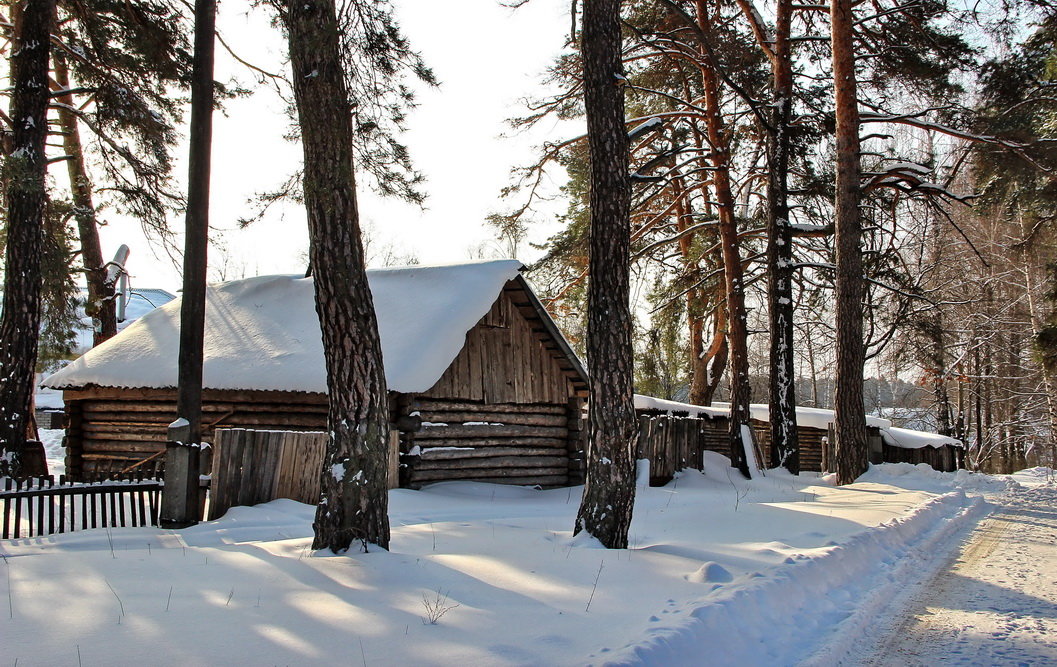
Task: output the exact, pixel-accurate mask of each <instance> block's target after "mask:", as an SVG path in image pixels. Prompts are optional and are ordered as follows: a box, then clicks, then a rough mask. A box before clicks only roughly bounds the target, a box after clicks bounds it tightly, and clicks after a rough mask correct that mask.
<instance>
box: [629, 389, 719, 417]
mask: <svg viewBox="0 0 1057 667" xmlns="http://www.w3.org/2000/svg"><path fill="white" fill-rule="evenodd" d="M635 409H636V410H658V411H660V412H686V413H689V416H691V417H708V418H716V417H726V416H727V414H729V412H730V408H729V407H724V408H716V407H705V406H703V405H693V404H692V403H680V402H678V401H668V400H665V399H663V398H655V397H653V396H643V395H642V394H635Z"/></svg>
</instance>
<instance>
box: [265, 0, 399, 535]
mask: <svg viewBox="0 0 1057 667" xmlns="http://www.w3.org/2000/svg"><path fill="white" fill-rule="evenodd" d="M283 20H284V23H285V26H286V31H287V37H288V39H289V43H290V62H291V65H292V68H293V82H294V96H295V99H296V103H297V114H298V121H299V123H300V126H301V141H302V144H303V147H304V156H305V173H304V193H305V207H306V209H307V212H308V230H309V240H310V244H311V246H310V250H309V256H310V260H311V262H312V273H313V280H314V282H315V294H316V312H317V313H318V315H319V323H320V327H321V328H322V330H323V352H324V357H325V359H326V364H327V392H328V394H329V399H330V412H329V415H328V427H329V429H330V434H331V437H330V440H329V441H328V443H327V452H326V456H325V457H324V461H323V470H322V472H321V476H322V497H321V498H320V501H319V507H318V508H317V509H316V520H315V523H314V524H313V526H314V528H315V539H314V540H313V543H312V546H313V548H315V549H322V548H329V549H331V550H332V551H334V552H335V553H337V552H341V551H344V550H346V549H348V548H349V547H350V546H351V545H352V543H353V541H358V542H360V543H361V545H362V546H363V548H365V549H366V548H367V544H376V545H378V546H379V547H382V548H383V549H388V548H389V517H388V514H387V507H388V472H389V414H388V412H389V407H388V405H389V403H388V397H387V396H388V395H387V392H386V386H385V374H384V372H383V370H382V348H381V343H380V341H379V338H378V322H377V319H376V317H375V312H374V301H373V299H372V297H371V290H370V287H369V286H368V284H367V271H366V265H365V259H364V253H363V245H362V241H361V234H360V220H359V211H358V208H357V201H356V179H355V173H354V169H353V152H352V147H353V142H354V141H355V136H354V134H353V129H352V115H351V113H350V107H349V94H348V88H347V86H346V81H345V72H344V68H343V63H342V60H341V54H340V47H339V35H338V22H337V16H336V10H335V6H334V1H333V0H296V1H291V2H288V3H286V6H285V8H284V12H283Z"/></svg>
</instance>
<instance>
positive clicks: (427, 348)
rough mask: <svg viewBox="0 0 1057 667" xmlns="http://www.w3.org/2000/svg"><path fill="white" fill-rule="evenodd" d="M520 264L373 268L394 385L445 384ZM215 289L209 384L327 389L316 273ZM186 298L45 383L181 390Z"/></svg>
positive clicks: (206, 371)
mask: <svg viewBox="0 0 1057 667" xmlns="http://www.w3.org/2000/svg"><path fill="white" fill-rule="evenodd" d="M520 269H521V263H520V262H518V261H517V260H493V261H484V262H469V263H463V264H452V265H447V266H413V267H406V268H396V269H373V270H370V271H368V272H367V277H368V282H369V283H370V287H371V293H372V295H373V297H374V305H375V311H376V312H377V315H378V330H379V334H380V336H381V340H382V356H383V361H384V365H385V375H386V382H387V384H388V386H389V389H391V390H394V391H399V392H423V391H427V390H428V389H429V388H430V387H432V386H433V385H434V384H436V382H437V380H439V379H440V377H441V375H443V374H444V371H445V370H446V369H447V368H448V366H449V365H450V364H451V362H452V361H453V360H454V359H455V357H456V356H457V355H458V353H459V351H460V350H461V349H462V347H463V345H464V344H465V341H466V333H467V332H468V331H469V330H470V329H472V328H473V327H474V325H476V324H477V322H478V321H480V319H481V318H482V317H484V316H485V314H487V313H488V311H489V309H490V308H491V307H492V304H493V303H495V300H496V299H497V298H498V297H499V295H500V292H501V291H502V289H503V286H504V285H505V284H506V282H507V281H508V280H511V279H513V278H515V277H516V276H517V275H518V274H519V272H520ZM206 293H207V297H206V298H207V306H206V327H205V328H206V338H205V362H204V367H203V376H204V377H203V384H204V386H205V387H206V388H207V389H229V390H236V389H250V390H263V391H268V390H275V391H305V392H320V393H323V392H326V368H325V366H324V361H323V343H322V334H321V333H320V329H319V320H318V318H317V315H316V310H315V297H314V292H313V284H312V279H311V278H301V277H298V276H260V277H256V278H248V279H245V280H236V281H233V282H228V283H220V284H218V285H212V286H210V287H209V288H208V289H207V291H206ZM180 303H181V299H176V300H174V301H171V302H169V303H168V304H166V305H164V306H162V307H161V308H157V309H155V310H152V311H150V312H149V313H147V314H145V315H144V316H143V317H141V318H139V319H138V320H136V321H135V322H133V323H132V324H131V325H130V326H129V327H128V328H127V329H125V330H124V331H122V332H121V333H120V334H118V335H117V336H115V337H114V338H112V339H110V340H109V341H107V342H106V343H104V344H102V345H100V346H99V347H96V348H94V349H92V350H90V351H89V352H88V353H86V354H85V355H83V356H82V357H80V358H79V359H77V360H76V361H74V362H73V363H71V364H70V365H68V366H66V368H64V369H62V370H60V371H58V372H57V373H55V374H54V375H52V376H50V377H48V378H47V379H46V380H45V381H44V386H45V387H51V388H54V389H75V388H82V387H88V386H100V387H128V388H133V387H135V388H155V389H161V388H169V387H175V386H176V377H177V356H178V350H179V339H180Z"/></svg>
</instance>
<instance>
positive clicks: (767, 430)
mask: <svg viewBox="0 0 1057 667" xmlns="http://www.w3.org/2000/svg"><path fill="white" fill-rule="evenodd" d="M750 424H751V426H752V430H753V432H754V433H755V434H756V441H757V442H758V443H759V444H760V450H761V451H762V452H763V456H764V459H765V460H766V461H767V467H768V468H773V467H774V462H773V461H771V425H770V424H769V423H768V422H765V421H759V420H756V419H753V420H752V421H751V422H750ZM796 432H797V435H798V436H799V442H800V470H801V471H802V472H822V438H824V437H826V431H824V430H821V429H817V428H811V427H809V426H797V428H796Z"/></svg>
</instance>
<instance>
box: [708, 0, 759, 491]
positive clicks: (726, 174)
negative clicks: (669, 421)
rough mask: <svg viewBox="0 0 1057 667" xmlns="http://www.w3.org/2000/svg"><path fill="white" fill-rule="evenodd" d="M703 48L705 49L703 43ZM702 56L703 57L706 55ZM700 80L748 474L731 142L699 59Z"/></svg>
mask: <svg viewBox="0 0 1057 667" xmlns="http://www.w3.org/2000/svg"><path fill="white" fill-rule="evenodd" d="M697 20H698V23H699V27H700V28H701V32H702V33H703V34H704V35H711V34H712V29H711V22H710V20H709V18H708V8H707V6H706V3H705V2H704V0H697ZM702 48H704V47H703V46H702ZM706 60H707V58H706ZM700 70H701V83H702V87H703V88H704V94H705V95H704V97H705V114H706V118H705V122H706V125H707V128H708V141H709V144H710V147H711V149H712V152H711V155H712V169H713V171H712V178H713V184H714V188H715V193H716V202H717V208H718V211H717V212H718V214H719V239H720V244H721V246H722V248H723V250H722V253H723V277H724V281H725V282H724V285H725V287H726V294H727V317H728V321H727V326H728V329H727V343H728V350H729V354H730V433H729V437H730V464H731V465H732V466H733V467H735V468H737V469H738V470H740V471H741V474H742V475H744V476H745V477H751V473H750V471H749V462H748V458H747V457H746V454H745V448H746V447H751V446H753V445H752V443H751V442H744V437H745V435H746V434H747V433H750V434H751V432H752V431H751V429H750V428H749V418H750V415H749V402H750V401H751V399H752V390H751V387H750V385H749V330H748V316H747V314H746V310H745V285H744V282H743V271H742V266H741V253H740V251H739V242H738V226H737V219H736V218H735V216H734V194H733V190H732V188H731V184H730V144H729V141H728V138H727V136H726V130H725V127H724V123H723V110H722V106H721V101H720V97H719V78H718V76H717V75H716V72H715V71H714V70H713V69H712V67H711V65H709V64H704V65H702V66H701V68H700Z"/></svg>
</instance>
